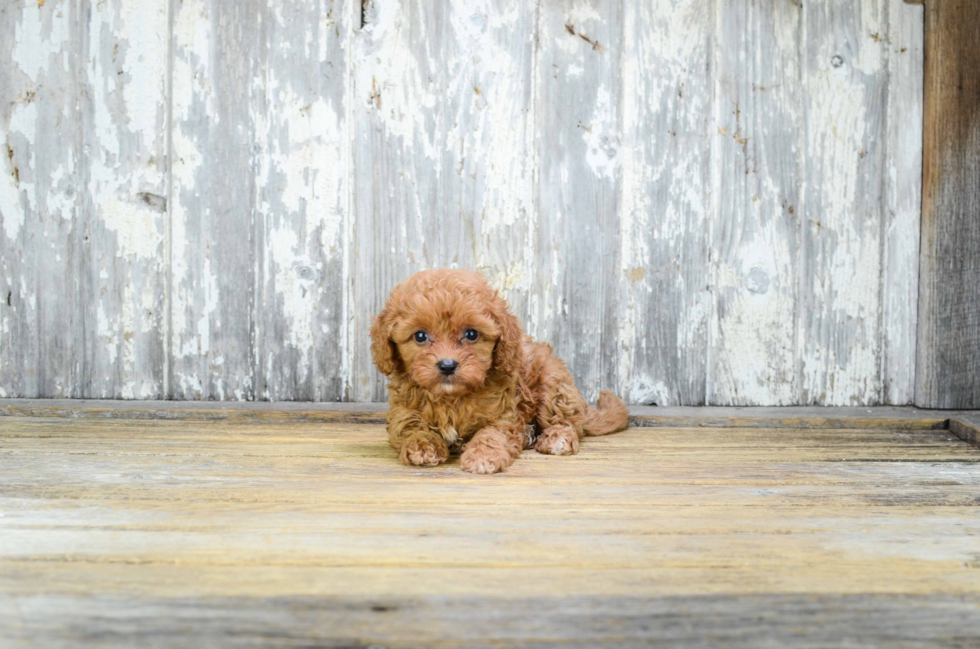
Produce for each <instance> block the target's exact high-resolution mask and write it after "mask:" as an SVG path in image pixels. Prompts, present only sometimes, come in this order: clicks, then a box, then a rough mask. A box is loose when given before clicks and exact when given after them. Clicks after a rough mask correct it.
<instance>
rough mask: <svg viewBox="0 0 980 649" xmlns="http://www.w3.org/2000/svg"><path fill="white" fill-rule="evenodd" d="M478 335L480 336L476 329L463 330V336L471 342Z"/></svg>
mask: <svg viewBox="0 0 980 649" xmlns="http://www.w3.org/2000/svg"><path fill="white" fill-rule="evenodd" d="M479 337H480V334H479V332H478V331H477V330H476V329H467V330H466V331H464V332H463V338H465V339H466V340H468V341H470V342H473V341H474V340H476V339H477V338H479Z"/></svg>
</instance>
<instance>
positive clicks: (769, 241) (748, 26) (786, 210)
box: [708, 2, 805, 405]
mask: <svg viewBox="0 0 980 649" xmlns="http://www.w3.org/2000/svg"><path fill="white" fill-rule="evenodd" d="M719 12H720V16H719V21H718V24H719V25H722V26H723V28H722V29H721V30H720V31H719V33H718V37H717V49H716V57H717V58H716V61H717V65H718V68H717V86H716V88H717V95H716V98H715V111H716V115H717V121H718V124H717V133H713V134H712V140H713V143H714V144H713V146H714V148H715V152H716V153H715V155H716V164H717V171H716V173H717V176H716V178H715V182H714V183H713V188H714V189H715V190H716V191H717V192H718V199H717V205H716V212H715V214H716V217H715V218H714V219H713V220H712V223H711V224H710V225H711V241H710V245H711V255H712V272H713V277H712V280H711V281H712V288H713V294H714V298H715V302H714V304H713V307H712V317H711V336H710V341H711V342H710V347H709V348H708V353H709V363H710V367H709V372H710V383H709V386H708V399H709V402H710V403H724V404H731V405H751V404H755V403H761V402H763V401H764V402H766V403H771V404H773V405H790V404H795V403H799V401H800V382H799V379H800V377H799V375H798V368H799V358H800V354H799V348H798V346H799V342H800V340H799V336H798V327H799V326H800V322H801V318H802V314H801V306H802V305H801V303H800V298H799V291H800V259H799V249H800V231H799V229H800V221H801V216H802V209H801V207H802V200H801V199H802V197H803V196H802V194H803V191H804V190H803V185H804V181H805V179H804V176H803V159H802V156H801V152H802V150H803V146H804V143H803V138H804V135H803V133H802V131H801V129H800V122H801V121H802V116H803V105H802V100H803V87H802V79H801V74H802V70H801V62H800V41H801V38H802V37H803V34H804V14H803V9H802V7H801V6H800V5H799V4H798V3H793V2H780V3H771V2H735V3H720V5H719ZM747 34H751V35H752V37H751V38H746V35H747ZM735 340H738V341H739V344H737V345H733V344H732V341H735Z"/></svg>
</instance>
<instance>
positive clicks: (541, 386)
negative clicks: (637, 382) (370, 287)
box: [371, 268, 629, 473]
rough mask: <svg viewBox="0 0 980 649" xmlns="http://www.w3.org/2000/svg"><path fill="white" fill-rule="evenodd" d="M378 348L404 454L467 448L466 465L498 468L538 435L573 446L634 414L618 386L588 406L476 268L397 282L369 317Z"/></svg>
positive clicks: (432, 459)
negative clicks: (617, 393)
mask: <svg viewBox="0 0 980 649" xmlns="http://www.w3.org/2000/svg"><path fill="white" fill-rule="evenodd" d="M371 353H372V355H373V357H374V363H375V365H376V366H377V368H378V370H379V371H380V372H381V373H382V374H385V375H386V376H388V377H390V379H391V383H390V385H389V386H388V393H389V397H388V440H389V442H390V443H391V447H392V448H393V449H395V450H396V451H397V452H398V454H399V458H400V459H401V461H402V462H403V463H404V464H408V465H414V466H435V465H437V464H440V463H442V462H445V461H446V460H447V459H448V458H449V454H450V452H453V451H462V455H461V457H460V466H461V467H462V468H463V470H464V471H469V472H471V473H496V472H497V471H504V470H505V469H506V468H507V467H508V466H510V465H511V464H512V463H513V462H514V460H515V459H517V457H518V456H519V455H520V454H521V451H522V450H524V449H525V448H528V447H530V446H532V445H533V446H534V448H535V449H536V450H537V451H538V452H539V453H550V454H552V455H571V454H573V453H577V452H578V449H579V440H581V439H582V437H584V436H585V435H605V434H606V433H612V432H615V431H618V430H622V429H624V428H626V426H627V425H628V423H629V422H628V419H629V418H628V414H627V410H626V405H625V404H624V403H623V401H622V400H621V399H620V398H619V397H617V396H615V395H613V394H612V393H611V392H602V393H601V394H600V395H599V402H598V404H597V406H596V407H595V408H590V407H589V405H588V404H587V403H586V402H585V399H583V398H582V395H581V393H580V392H579V391H578V389H576V387H575V383H574V381H573V380H572V375H571V373H569V371H568V368H567V367H566V366H565V363H564V362H562V361H561V360H560V359H558V358H556V357H555V356H554V355H553V354H552V352H551V346H550V345H547V344H544V343H537V342H534V340H532V339H531V337H530V336H527V335H526V334H525V333H524V330H523V329H521V326H520V324H519V323H518V322H517V318H515V317H514V316H513V315H511V313H510V311H508V309H507V304H506V302H504V300H503V299H502V298H501V297H500V296H499V295H498V294H497V292H496V291H495V290H494V289H493V288H492V287H491V286H490V284H489V283H487V281H486V280H485V279H484V278H483V276H482V275H479V274H478V273H474V272H470V271H464V270H450V269H445V268H443V269H437V270H426V271H422V272H420V273H416V274H415V275H412V276H411V277H409V278H408V279H407V280H405V281H404V282H402V283H401V284H399V285H398V286H396V287H395V289H394V290H393V291H392V292H391V296H390V297H389V298H388V301H387V303H386V304H385V307H384V309H383V310H382V311H381V313H380V314H379V315H378V316H377V318H375V320H374V323H373V325H372V326H371Z"/></svg>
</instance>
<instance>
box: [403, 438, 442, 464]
mask: <svg viewBox="0 0 980 649" xmlns="http://www.w3.org/2000/svg"><path fill="white" fill-rule="evenodd" d="M399 458H400V459H401V461H402V464H407V465H409V466H436V465H439V464H442V463H443V462H445V461H446V460H447V459H448V458H449V448H448V447H447V446H446V442H445V441H443V439H442V438H441V437H438V438H437V437H435V436H432V437H424V436H422V435H415V436H413V437H409V438H408V439H406V440H405V443H404V444H402V450H401V454H400V455H399Z"/></svg>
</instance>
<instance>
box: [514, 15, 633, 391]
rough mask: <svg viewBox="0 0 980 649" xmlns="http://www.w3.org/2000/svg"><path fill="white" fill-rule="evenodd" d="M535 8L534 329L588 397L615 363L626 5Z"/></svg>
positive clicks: (607, 380) (610, 375)
mask: <svg viewBox="0 0 980 649" xmlns="http://www.w3.org/2000/svg"><path fill="white" fill-rule="evenodd" d="M540 11H541V13H540V18H539V23H538V29H539V31H538V42H539V52H538V62H537V78H536V80H535V83H536V84H537V86H536V97H537V102H538V103H537V107H536V108H537V110H536V124H537V137H538V156H539V160H540V182H539V183H538V187H537V192H538V211H539V213H540V214H541V220H540V222H539V224H538V229H537V240H536V242H535V253H536V263H537V264H538V269H537V277H536V279H535V282H534V285H533V287H532V298H531V308H530V316H531V317H530V324H531V327H530V330H531V334H532V335H534V336H535V337H537V338H539V339H541V340H544V341H547V342H550V343H552V344H553V345H554V348H555V351H556V352H557V353H558V355H559V356H561V358H563V359H564V360H565V362H566V363H568V366H569V368H570V369H571V371H572V374H573V375H574V376H575V378H576V382H577V384H578V387H579V389H581V390H582V392H583V394H584V395H585V396H586V398H587V399H589V400H593V399H595V397H596V396H597V394H598V391H599V389H600V388H613V387H615V386H616V385H617V382H618V381H617V374H618V372H619V363H618V362H617V352H618V340H617V334H618V332H619V321H618V319H617V317H616V309H617V305H618V303H619V295H618V293H619V288H618V287H619V285H620V282H619V254H620V236H619V228H620V223H619V212H620V204H621V198H620V191H621V188H622V152H621V149H622V145H623V124H622V112H621V110H622V108H621V105H620V98H621V94H620V93H621V88H620V81H621V77H620V74H619V64H620V57H621V56H622V43H621V30H622V29H623V27H624V24H623V22H622V4H621V3H619V2H615V1H613V0H563V1H556V2H543V3H542V4H541V7H540Z"/></svg>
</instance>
